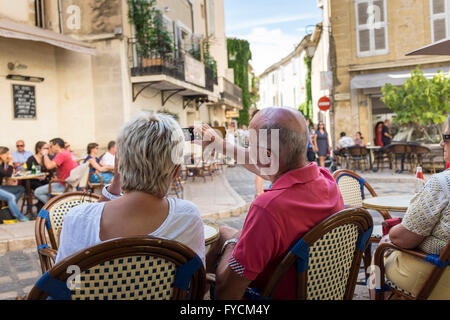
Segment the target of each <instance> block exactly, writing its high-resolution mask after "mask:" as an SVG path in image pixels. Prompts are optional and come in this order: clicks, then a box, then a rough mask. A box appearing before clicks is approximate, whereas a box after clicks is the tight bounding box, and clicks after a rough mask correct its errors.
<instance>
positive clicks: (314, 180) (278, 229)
mask: <svg viewBox="0 0 450 320" xmlns="http://www.w3.org/2000/svg"><path fill="white" fill-rule="evenodd" d="M249 128H250V129H253V130H256V132H257V134H256V135H258V136H259V130H260V129H268V130H269V132H268V133H267V142H266V141H262V140H266V139H264V138H262V140H260V141H258V140H259V139H260V138H258V137H256V135H254V134H252V135H250V145H249V151H248V153H246V164H245V165H244V167H245V168H247V169H249V170H251V171H252V172H254V173H255V174H259V175H261V176H262V177H263V178H264V179H265V180H270V181H271V182H272V184H273V185H272V188H271V189H269V190H265V193H264V194H262V195H260V196H259V197H257V198H256V199H255V200H254V201H253V203H252V205H251V207H250V210H249V212H248V215H247V217H246V219H245V223H244V227H243V229H242V231H238V230H236V229H233V228H230V227H222V228H221V229H220V238H219V240H218V241H217V242H215V243H214V244H213V245H212V246H211V249H210V250H209V251H208V255H207V260H206V265H207V272H214V266H216V263H218V265H217V270H216V288H215V290H216V291H215V295H216V297H217V298H218V299H221V300H222V299H231V300H236V299H242V298H243V296H244V293H245V291H246V289H247V288H248V287H251V288H255V289H262V288H263V287H264V285H265V284H266V283H267V281H268V279H269V277H270V276H271V275H272V273H273V271H274V269H275V268H276V266H277V265H278V264H279V263H280V261H281V260H282V258H283V257H284V256H285V254H286V253H287V251H288V250H289V249H290V248H291V247H292V245H293V244H294V243H295V242H296V241H298V240H299V239H300V238H301V237H303V236H304V235H305V234H306V233H307V232H308V231H309V230H311V228H313V227H314V226H315V225H317V224H319V223H320V222H321V221H322V220H324V219H326V218H328V217H329V216H331V215H332V214H334V213H337V212H339V211H341V210H342V209H344V203H343V200H342V196H341V193H340V192H339V189H338V187H337V185H336V182H335V181H334V179H333V177H332V176H331V175H330V173H329V172H328V170H326V169H324V168H319V167H318V166H317V164H316V163H314V162H312V163H309V164H308V162H307V159H306V151H307V145H308V132H307V127H306V121H305V119H304V117H303V116H302V115H301V113H300V112H298V111H294V110H290V109H287V108H267V109H263V110H261V111H259V112H258V113H257V114H256V115H255V117H254V118H253V119H252V121H251V122H250V126H249ZM272 129H275V130H277V129H278V130H279V141H277V142H275V143H278V146H276V145H272V142H269V141H271V140H272V139H271V138H270V137H269V136H270V134H271V131H270V130H272ZM197 130H198V128H197ZM202 132H203V134H204V137H205V139H204V141H205V140H206V141H214V143H215V146H214V147H215V148H216V150H217V151H220V152H224V151H223V150H227V149H228V148H232V150H234V151H235V155H237V154H239V152H247V151H245V150H244V151H242V148H241V149H240V150H239V148H240V147H238V146H233V145H229V144H228V143H227V142H224V141H223V140H222V139H221V138H220V137H219V136H218V135H214V132H213V130H211V129H210V128H208V127H207V126H206V125H203V126H202ZM261 137H263V134H261ZM203 144H204V145H208V143H207V142H204V143H203ZM278 147H279V148H278ZM261 149H262V150H264V151H265V152H264V155H265V156H266V155H267V157H268V158H269V159H268V160H267V161H264V162H267V163H268V162H269V160H270V164H266V165H262V164H261V162H262V161H261V160H262V159H260V158H259V157H260V154H261ZM278 149H279V150H278ZM252 150H260V152H256V153H258V154H259V155H258V159H252V162H253V163H257V165H252V164H249V161H248V159H249V157H251V155H252ZM255 160H256V161H255ZM227 240H231V241H228V242H226V241H227ZM221 253H222V256H220V254H221ZM295 298H296V272H295V265H294V266H293V267H292V268H291V269H290V270H289V271H288V273H287V274H286V275H285V277H284V278H283V279H282V280H281V282H280V285H279V286H278V288H277V289H276V291H275V293H274V296H273V299H295Z"/></svg>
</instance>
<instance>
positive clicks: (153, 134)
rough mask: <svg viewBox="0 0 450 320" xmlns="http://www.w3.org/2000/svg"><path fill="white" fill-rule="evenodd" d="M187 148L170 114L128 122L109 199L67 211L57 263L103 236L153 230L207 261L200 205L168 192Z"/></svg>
mask: <svg viewBox="0 0 450 320" xmlns="http://www.w3.org/2000/svg"><path fill="white" fill-rule="evenodd" d="M183 149H184V135H183V131H182V129H181V127H180V126H179V124H178V123H177V122H176V121H175V120H174V119H173V118H172V117H171V116H169V115H165V114H153V115H150V116H149V115H147V114H145V113H140V114H139V115H137V116H136V117H134V118H133V119H132V120H130V121H129V122H127V123H126V124H125V125H124V126H123V127H122V129H121V131H120V133H119V137H118V139H117V155H118V159H117V157H116V169H115V176H114V179H113V182H112V184H111V185H110V186H109V187H105V188H104V189H103V198H102V200H106V202H98V203H89V204H82V205H80V206H77V207H74V208H72V209H71V210H70V211H69V212H68V213H67V215H66V216H65V218H64V223H63V227H62V232H61V237H60V244H59V249H58V255H57V257H56V262H58V261H61V260H62V259H64V258H65V257H67V256H68V255H70V254H72V253H74V252H76V251H78V250H81V249H83V248H86V247H88V246H92V245H95V244H98V243H101V242H103V241H107V240H110V239H114V238H120V237H132V236H142V235H150V236H154V237H159V238H165V239H169V240H175V241H178V242H180V243H183V244H185V245H186V246H188V247H189V248H191V249H192V250H193V251H194V252H195V253H196V254H197V255H198V256H199V257H200V258H201V259H202V261H203V263H205V262H204V261H205V235H204V227H203V220H202V218H201V217H200V213H199V211H198V209H197V207H196V206H195V205H194V204H193V203H191V202H189V201H186V200H181V199H178V198H168V197H167V196H166V195H167V192H168V191H169V187H170V184H171V182H172V178H173V177H175V176H176V175H177V174H178V172H179V171H180V168H181V166H180V163H182V159H183V151H184V150H183ZM117 163H118V164H117ZM121 192H123V196H119V195H120V194H121ZM102 200H101V201H102ZM109 200H112V201H109Z"/></svg>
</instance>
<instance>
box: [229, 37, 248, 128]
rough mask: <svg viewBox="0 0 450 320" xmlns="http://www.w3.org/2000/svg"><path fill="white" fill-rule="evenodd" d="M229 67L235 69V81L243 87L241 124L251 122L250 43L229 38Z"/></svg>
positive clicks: (239, 120)
mask: <svg viewBox="0 0 450 320" xmlns="http://www.w3.org/2000/svg"><path fill="white" fill-rule="evenodd" d="M227 50H228V67H229V68H232V69H234V83H235V84H236V85H237V86H238V87H240V88H241V89H242V104H243V106H244V109H243V110H241V111H239V119H238V123H239V125H243V124H245V125H248V124H249V122H250V115H249V109H250V106H251V93H250V91H249V89H248V84H249V81H248V62H249V60H250V59H251V58H252V52H251V51H250V43H249V42H248V41H246V40H241V39H232V38H228V39H227Z"/></svg>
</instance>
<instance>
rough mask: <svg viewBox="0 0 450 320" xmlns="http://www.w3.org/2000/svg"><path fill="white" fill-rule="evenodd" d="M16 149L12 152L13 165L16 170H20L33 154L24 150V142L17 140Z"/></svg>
mask: <svg viewBox="0 0 450 320" xmlns="http://www.w3.org/2000/svg"><path fill="white" fill-rule="evenodd" d="M16 148H17V151H15V152H13V154H12V157H13V166H14V168H16V169H17V170H22V169H23V165H24V163H26V162H27V160H28V158H29V157H31V156H33V153H31V152H30V151H26V150H25V142H24V141H23V140H19V141H17V142H16Z"/></svg>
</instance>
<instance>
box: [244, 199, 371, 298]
mask: <svg viewBox="0 0 450 320" xmlns="http://www.w3.org/2000/svg"><path fill="white" fill-rule="evenodd" d="M372 226H373V221H372V217H371V216H370V214H369V213H368V212H367V211H366V210H364V209H361V208H350V209H345V210H343V211H341V212H338V213H336V214H334V215H332V216H331V217H329V218H327V219H325V220H324V221H322V222H321V223H320V224H318V225H317V226H315V227H314V228H313V229H311V230H310V231H309V232H308V233H307V234H306V235H304V236H303V237H302V238H301V239H300V240H299V241H298V242H297V243H296V244H295V245H294V246H293V247H292V248H291V249H290V251H289V252H288V253H287V254H286V255H285V257H284V258H283V260H282V261H281V262H280V264H279V265H278V267H277V268H276V269H275V271H274V273H273V275H272V277H271V278H270V279H269V281H268V282H267V284H266V286H265V288H264V289H263V290H262V291H261V292H257V291H256V290H253V289H248V290H247V292H246V297H247V298H248V299H270V297H271V296H272V295H273V293H274V292H275V290H276V288H277V286H278V284H279V282H280V280H281V279H282V278H283V277H284V275H285V274H286V272H287V271H288V270H289V269H290V268H291V267H292V266H293V264H294V263H296V271H297V300H343V299H345V300H351V299H352V298H353V293H354V291H355V286H356V281H357V277H358V272H359V265H360V263H361V257H362V253H363V252H364V249H365V247H366V245H367V240H368V238H369V237H370V235H371V234H372Z"/></svg>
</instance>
